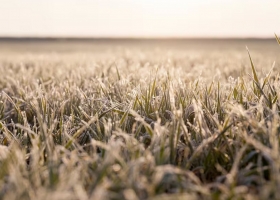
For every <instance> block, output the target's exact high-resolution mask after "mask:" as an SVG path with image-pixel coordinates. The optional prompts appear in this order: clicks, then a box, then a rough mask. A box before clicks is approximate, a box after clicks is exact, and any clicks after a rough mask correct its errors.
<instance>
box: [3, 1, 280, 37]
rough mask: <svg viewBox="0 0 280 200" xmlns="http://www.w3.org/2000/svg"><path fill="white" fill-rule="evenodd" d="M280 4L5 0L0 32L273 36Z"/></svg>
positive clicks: (8, 34)
mask: <svg viewBox="0 0 280 200" xmlns="http://www.w3.org/2000/svg"><path fill="white" fill-rule="evenodd" d="M279 10H280V1H279V0H268V1H253V0H245V1H241V0H235V1H233V0H229V1H222V0H209V1H202V0H197V1H190V0H175V1H171V0H154V1H149V0H137V1H135V0H134V1H132V0H119V1H115V0H106V1H101V0H96V1H89V0H85V1H82V2H81V1H78V0H67V1H66V0H60V1H55V0H48V1H42V0H41V1H38V0H26V1H20V0H2V2H1V7H0V24H1V27H0V36H10V35H11V36H89V37H91V36H92V37H272V36H273V33H274V32H280V26H279V24H280V19H279Z"/></svg>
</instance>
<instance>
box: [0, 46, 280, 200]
mask: <svg viewBox="0 0 280 200" xmlns="http://www.w3.org/2000/svg"><path fill="white" fill-rule="evenodd" d="M254 55H256V61H255V60H254V56H252V60H253V61H254V62H252V65H251V62H250V59H249V57H248V55H247V54H246V52H245V53H244V55H243V54H241V53H240V52H230V53H228V52H227V53H224V54H221V53H217V52H216V53H215V52H214V53H208V54H205V53H204V54H203V53H200V52H185V51H183V50H180V51H179V50H178V51H175V52H170V51H165V50H155V51H153V50H143V51H140V50H130V51H129V50H126V51H119V52H117V53H114V52H111V53H110V52H109V53H108V52H106V53H105V52H103V53H97V54H91V53H86V52H85V53H83V52H76V53H68V54H67V53H64V54H62V53H61V54H54V53H49V54H48V53H45V54H43V53H42V54H39V53H34V54H28V55H24V54H17V53H10V54H8V55H5V56H1V59H0V69H1V71H2V72H1V73H0V89H1V93H0V139H1V140H0V143H1V146H0V168H1V170H0V198H1V199H2V198H3V199H148V198H149V199H198V198H200V199H201V198H205V199H207V198H209V199H210V198H213V199H231V198H234V199H239V198H245V199H246V198H248V199H250V198H251V199H255V198H260V199H268V198H276V199H277V198H280V196H279V195H280V194H279V191H280V190H279V187H280V182H279V181H280V174H279V170H280V162H279V151H280V150H279V132H280V126H279V110H280V105H279V100H278V98H279V92H280V91H279V88H280V87H279V86H280V85H279V84H280V81H279V71H278V69H279V68H277V66H279V62H278V63H277V62H276V65H275V66H276V67H274V69H272V68H271V67H272V63H273V62H270V60H266V57H264V56H263V57H262V56H261V54H260V53H259V54H258V53H255V54H254ZM271 69H272V70H271Z"/></svg>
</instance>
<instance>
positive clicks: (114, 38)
mask: <svg viewBox="0 0 280 200" xmlns="http://www.w3.org/2000/svg"><path fill="white" fill-rule="evenodd" d="M200 39H201V40H271V39H275V37H273V36H272V37H90V36H87V37H84V36H70V37H68V36H66V37H64V36H0V40H1V41H3V40H42V41H43V40H200Z"/></svg>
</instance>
